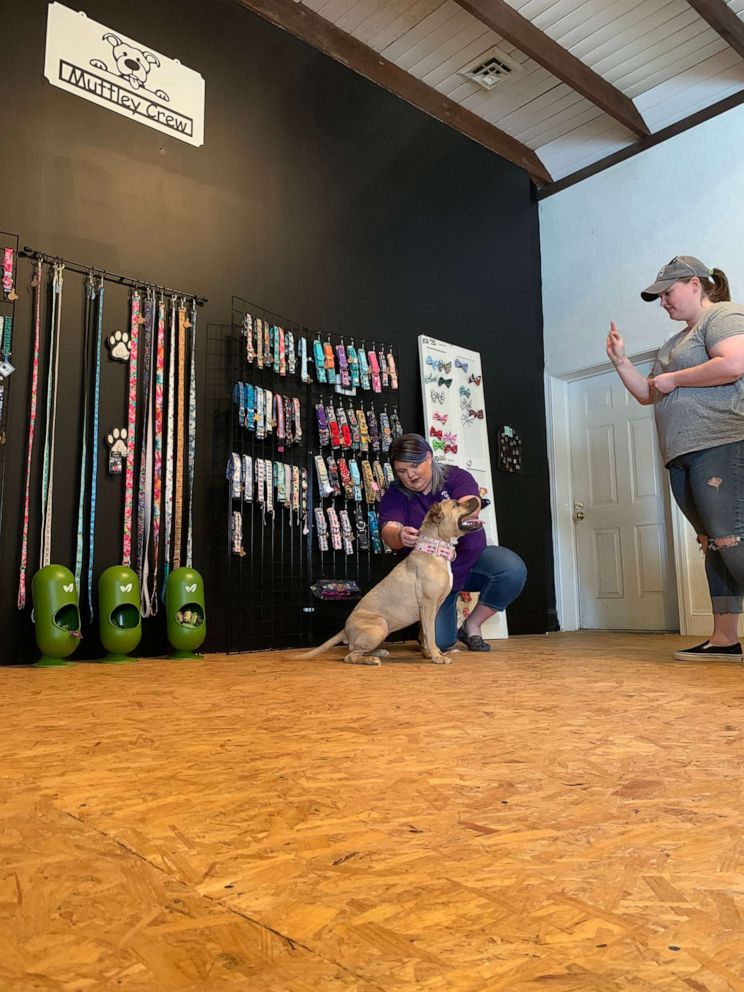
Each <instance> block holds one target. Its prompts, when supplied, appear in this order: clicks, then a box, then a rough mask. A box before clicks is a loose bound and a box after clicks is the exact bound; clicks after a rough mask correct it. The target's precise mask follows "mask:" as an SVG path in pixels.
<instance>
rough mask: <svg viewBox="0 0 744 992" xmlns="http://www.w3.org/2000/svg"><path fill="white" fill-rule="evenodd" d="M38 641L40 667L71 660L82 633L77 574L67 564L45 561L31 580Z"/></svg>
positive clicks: (37, 663) (63, 663)
mask: <svg viewBox="0 0 744 992" xmlns="http://www.w3.org/2000/svg"><path fill="white" fill-rule="evenodd" d="M31 596H32V598H33V602H34V612H33V620H34V627H35V634H36V643H37V645H38V647H39V650H40V651H41V658H40V659H39V660H38V661H37V662H36V666H35V667H37V668H59V667H60V666H63V665H66V664H68V662H67V661H66V660H65V659H66V658H68V657H69V655H71V654H72V652H73V651H74V650H75V649H76V648H77V646H78V644H79V643H80V639H81V637H82V636H83V635H82V632H81V629H80V626H81V625H80V610H79V608H78V596H77V589H76V588H75V577H74V575H73V574H72V572H71V571H70V570H69V568H65V567H64V565H45V566H44V568H41V569H39V571H38V572H37V573H36V575H34V577H33V579H32V581H31Z"/></svg>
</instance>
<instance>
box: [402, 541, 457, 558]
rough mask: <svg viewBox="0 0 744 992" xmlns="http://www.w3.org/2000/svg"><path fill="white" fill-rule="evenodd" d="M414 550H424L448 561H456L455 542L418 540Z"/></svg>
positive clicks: (425, 552)
mask: <svg viewBox="0 0 744 992" xmlns="http://www.w3.org/2000/svg"><path fill="white" fill-rule="evenodd" d="M413 550H414V551H423V552H424V554H427V555H434V557H435V558H445V559H446V560H447V561H454V560H455V557H456V555H457V552H456V550H455V546H454V544H450V543H449V541H440V540H436V541H426V540H423V541H416V546H415V548H414V549H413Z"/></svg>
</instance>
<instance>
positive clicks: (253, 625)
mask: <svg viewBox="0 0 744 992" xmlns="http://www.w3.org/2000/svg"><path fill="white" fill-rule="evenodd" d="M220 333H221V329H220V328H215V330H214V334H213V335H211V336H210V338H208V370H207V371H208V389H209V388H210V387H209V382H210V381H211V373H210V372H209V368H211V365H212V364H214V366H215V369H214V371H215V382H216V381H217V380H216V376H217V375H218V374H219V373H218V366H219V363H220V361H221V359H220V355H219V348H220ZM213 352H214V362H211V359H210V358H209V355H211V354H212V353H213ZM228 363H229V370H230V371H229V373H228V374H229V385H228V388H229V390H230V391H231V399H232V403H231V412H230V414H229V421H230V428H229V431H228V435H227V441H228V444H229V448H228V450H227V451H225V452H224V456H225V459H226V473H225V474H226V480H225V481H226V489H227V541H226V542H224V544H223V545H222V546H223V547H224V548H225V549H226V551H225V554H226V574H227V597H228V609H227V625H226V627H227V629H226V642H227V647H226V649H227V651H228V652H238V651H251V650H256V651H257V650H266V649H267V648H277V649H286V648H291V647H300V646H302V645H305V644H309V643H313V642H314V641H315V640H317V637H318V631H319V630H320V629H321V627H322V626H323V625H324V624H326V623H331V622H332V623H333V624H335V625H338V621H339V618H340V620H341V622H343V619H344V618H345V616H346V614H348V612H349V610H350V608H351V605H352V604H350V603H349V602H341V603H339V602H338V600H348V599H354V598H358V597H359V594H361V593H363V592H365V591H366V590H367V589H368V588H370V587H371V586H372V585H374V584H375V583H376V582H378V581H379V580H380V579H381V578H383V577H384V575H386V574H387V572H389V571H390V569H391V568H392V567H393V566H394V565H395V564H396V560H395V558H394V556H393V555H392V554H389V553H385V552H386V550H387V549H386V547H385V546H384V545H383V543H382V540H381V538H380V536H379V518H378V515H377V510H378V507H379V501H380V499H381V498H382V495H383V493H384V491H385V488H386V486H387V484H389V482H390V481H392V469H391V467H390V466H389V464H388V459H387V455H386V453H387V451H388V450H389V447H390V444H391V443H392V439H393V437H394V436H395V434H397V433H402V427H401V425H400V419H399V417H398V353H397V349H393V348H392V347H391V346H390V345H387V344H383V343H380V342H373V341H367V342H365V341H362V340H361V339H359V338H357V339H356V341H355V340H354V338H352V337H351V336H350V335H338V334H331V333H327V332H325V331H324V332H322V333H319V332H316V331H311V330H309V329H308V328H307V327H306V326H304V325H303V324H301V323H297V322H295V321H291V320H287V319H286V318H284V317H282V316H281V315H279V314H277V313H276V312H273V311H270V310H267V309H265V308H263V307H260V306H258V305H256V304H254V303H252V302H251V301H249V300H247V299H245V298H244V297H241V296H234V297H233V301H232V322H231V331H230V342H229V359H228ZM224 403H225V396H224V387H223V394H222V400H221V405H222V407H223V408H224ZM360 414H361V416H360ZM223 464H224V463H223ZM314 628H317V629H314Z"/></svg>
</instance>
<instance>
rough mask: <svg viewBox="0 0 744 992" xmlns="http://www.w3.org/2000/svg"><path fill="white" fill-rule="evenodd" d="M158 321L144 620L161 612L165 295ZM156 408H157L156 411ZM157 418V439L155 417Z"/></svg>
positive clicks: (151, 412)
mask: <svg viewBox="0 0 744 992" xmlns="http://www.w3.org/2000/svg"><path fill="white" fill-rule="evenodd" d="M154 319H155V320H156V323H157V332H156V336H155V340H154V341H153V343H152V346H153V349H154V352H155V368H154V375H153V377H152V382H151V393H152V394H154V404H153V403H152V402H151V400H152V397H151V400H148V404H149V413H148V447H149V449H150V450H151V451H152V461H151V464H150V467H149V468H148V478H150V479H152V491H151V500H150V519H151V521H152V592H151V591H150V557H149V555H148V553H147V547H148V544H149V528H148V537H147V539H146V540H145V554H144V561H143V563H142V581H141V583H140V590H141V593H140V612H141V614H142V616H143V617H152V616H155V614H156V613H157V612H158V580H157V577H158V552H159V548H160V502H161V495H162V479H161V473H162V467H163V379H164V370H165V300H164V299H163V296H162V294H161V296H160V299H159V300H158V305H157V310H156V313H155V317H154ZM153 406H154V409H153ZM153 415H154V417H155V428H154V436H153V433H152V432H153V428H152V417H153Z"/></svg>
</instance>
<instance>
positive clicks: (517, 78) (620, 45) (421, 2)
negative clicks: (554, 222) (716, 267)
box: [298, 0, 744, 181]
mask: <svg viewBox="0 0 744 992" xmlns="http://www.w3.org/2000/svg"><path fill="white" fill-rule="evenodd" d="M720 2H721V4H723V2H724V0H720ZM508 3H509V6H510V7H512V8H513V9H514V10H515V11H517V12H518V13H519V14H520V15H521V16H522V17H524V18H526V19H527V20H529V21H530V22H531V23H532V24H533V26H534V27H535V28H537V29H539V30H540V31H541V32H543V33H544V34H545V35H547V36H548V37H549V38H550V39H552V40H553V41H554V42H556V43H557V44H558V45H560V46H561V47H562V48H564V49H565V50H566V51H568V52H570V53H571V54H572V55H573V56H575V57H576V58H577V59H579V60H581V62H583V63H584V64H585V65H586V66H588V67H590V68H591V69H592V70H593V71H594V72H595V73H597V74H598V75H599V76H601V77H602V78H603V79H604V80H606V81H607V82H608V83H610V84H612V86H614V87H615V88H616V89H617V90H619V91H620V92H621V93H622V94H624V95H625V96H626V97H628V98H629V99H630V100H632V101H633V103H634V105H635V107H636V109H637V110H638V111H639V113H640V115H641V117H642V118H643V121H644V122H645V124H646V126H647V127H648V129H649V131H650V132H651V133H652V134H653V133H655V132H658V131H659V130H661V129H662V128H665V127H667V126H669V125H672V124H676V123H678V122H680V121H683V120H684V119H685V118H687V117H689V116H690V115H692V114H695V113H697V112H698V111H701V110H703V109H704V108H707V107H710V106H712V105H713V104H716V103H718V102H719V101H720V100H723V99H724V98H726V97H729V96H731V95H732V94H735V93H737V92H739V91H741V90H744V61H742V59H741V57H740V56H739V55H738V54H737V53H736V52H735V51H734V50H733V49H732V48H730V47H729V45H728V44H727V42H726V41H725V40H724V38H723V37H722V36H721V35H720V34H718V33H717V32H716V31H715V30H714V29H713V28H712V27H710V26H709V24H708V23H707V22H706V21H705V20H703V18H702V17H701V16H700V15H699V14H698V13H696V11H695V10H693V8H692V7H691V6H690V5H689V4H688V3H687V2H686V0H508ZM298 6H304V7H307V8H309V9H310V10H312V11H314V12H315V13H316V14H317V15H319V16H320V18H322V19H324V20H326V21H328V22H330V23H331V24H333V25H335V26H336V27H337V28H338V29H340V30H341V31H343V32H345V33H347V34H350V35H352V36H353V37H354V38H356V39H357V40H358V41H360V42H362V43H363V44H364V45H366V46H369V48H371V49H373V50H374V51H375V52H377V53H379V54H380V55H382V56H383V57H384V58H385V59H386V60H388V61H389V62H392V63H394V64H395V65H396V66H398V67H399V68H400V69H402V70H405V71H406V72H408V73H410V74H411V75H412V76H414V77H415V78H416V79H418V80H420V81H421V82H423V83H424V84H426V85H427V86H429V87H431V88H432V89H433V90H435V91H436V92H438V93H441V94H443V95H445V96H447V97H448V98H449V99H450V100H452V101H454V102H455V103H456V104H459V105H461V106H462V107H464V108H465V109H466V110H469V111H470V112H472V113H473V114H475V115H477V116H478V117H480V118H482V119H483V120H484V121H486V122H487V123H488V124H490V125H492V126H493V127H495V128H498V129H499V130H501V131H503V132H505V133H506V134H508V135H510V136H511V137H513V138H514V139H516V140H517V141H519V142H521V143H522V144H524V145H525V146H527V147H528V148H530V149H532V150H533V151H534V152H535V153H536V154H537V156H538V158H539V159H540V160H541V162H542V163H543V164H544V166H545V167H546V169H547V171H548V173H549V174H550V176H551V177H552V179H553V180H554V181H557V180H560V179H563V178H564V177H567V176H570V175H571V174H572V173H575V172H577V171H578V170H581V169H583V168H585V167H587V166H590V165H592V164H593V163H596V162H598V161H600V160H601V159H604V158H606V157H607V156H609V155H612V154H613V153H615V152H618V151H620V150H622V149H624V148H627V147H629V146H631V145H633V144H635V143H636V142H637V141H638V136H637V135H635V134H633V133H632V132H631V131H630V130H628V129H627V128H626V127H625V126H624V125H623V124H621V123H619V122H618V121H617V120H615V119H614V118H613V117H611V116H609V115H608V114H607V113H605V112H604V111H603V110H602V109H601V108H600V107H598V106H596V105H595V104H594V103H592V102H590V100H589V99H587V98H586V97H584V96H582V95H581V94H580V93H577V92H576V91H575V90H574V89H572V88H571V86H570V85H567V84H566V83H565V82H562V81H561V80H560V79H558V78H556V76H554V75H552V74H551V72H549V71H548V70H547V69H545V68H543V67H542V66H541V65H538V63H537V62H535V61H534V60H533V59H531V58H530V57H528V56H527V55H525V54H524V53H522V52H520V51H519V50H518V49H516V48H515V47H514V45H512V44H510V43H509V42H507V41H505V40H504V39H503V38H501V37H500V36H499V35H498V34H497V33H495V32H494V31H493V30H491V29H490V28H489V27H487V26H486V25H485V24H484V23H482V22H481V21H480V20H477V19H476V18H475V17H474V16H473V15H472V14H470V13H468V11H466V10H464V9H463V7H461V6H459V4H458V3H456V2H455V0H303V3H302V4H299V5H298ZM727 6H728V7H729V8H730V10H731V11H732V12H733V13H734V14H736V15H737V16H738V17H739V18H740V19H741V14H742V12H743V11H744V0H729V2H728V3H727ZM494 45H496V46H498V47H499V48H500V49H501V50H502V51H503V52H505V53H506V54H508V55H509V56H511V58H512V59H513V60H514V61H516V62H517V63H519V64H520V66H521V71H519V72H515V73H514V74H513V75H511V76H509V77H508V78H506V79H504V80H503V81H501V82H499V83H498V84H497V85H496V86H495V87H494V88H493V90H491V91H490V92H487V91H485V90H483V89H482V88H481V87H479V86H478V85H477V84H475V83H473V82H470V81H469V80H466V79H464V78H463V77H462V76H461V75H459V74H458V70H460V69H462V68H463V67H464V66H466V65H467V64H468V63H470V62H472V60H473V59H475V58H477V57H478V56H479V55H481V54H482V53H485V52H486V51H487V50H488V49H489V48H491V47H493V46H494ZM352 67H353V66H352Z"/></svg>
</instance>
